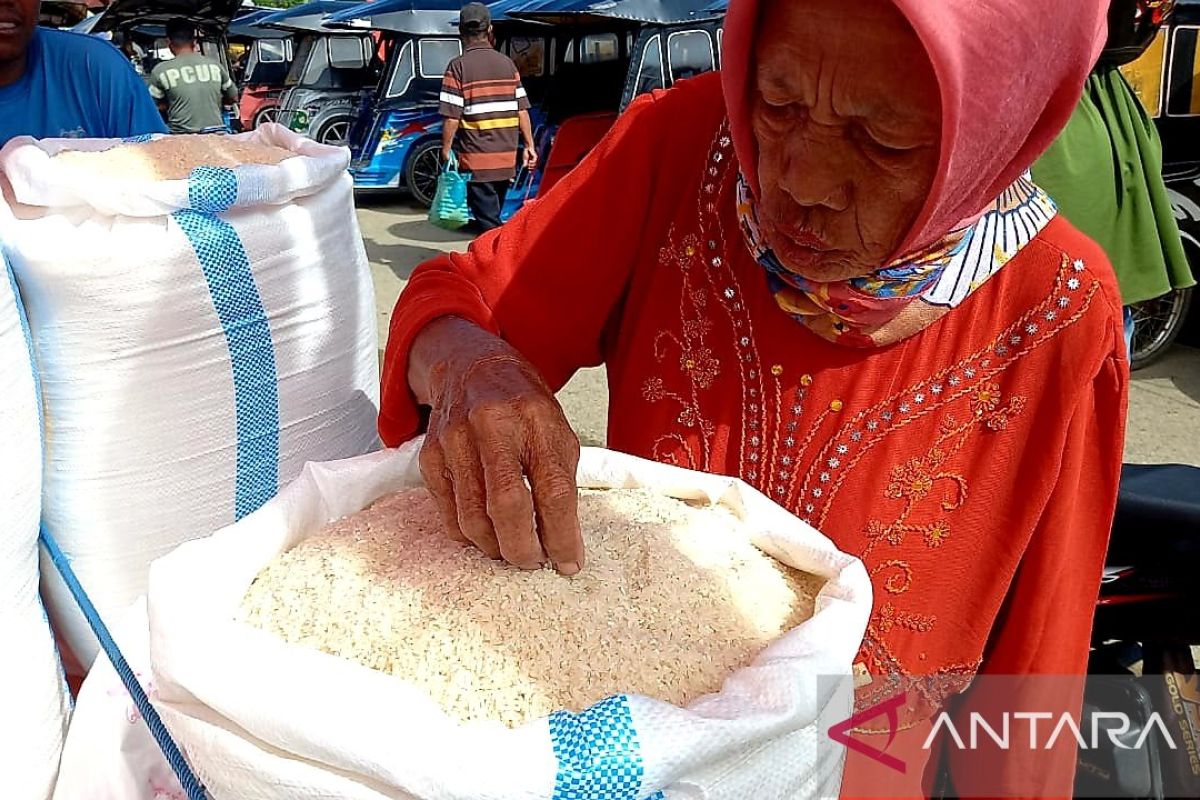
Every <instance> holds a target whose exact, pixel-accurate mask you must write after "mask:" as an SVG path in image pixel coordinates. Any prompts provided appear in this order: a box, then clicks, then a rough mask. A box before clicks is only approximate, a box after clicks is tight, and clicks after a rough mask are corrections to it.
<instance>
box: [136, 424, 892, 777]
mask: <svg viewBox="0 0 1200 800" xmlns="http://www.w3.org/2000/svg"><path fill="white" fill-rule="evenodd" d="M420 444H421V443H420V441H416V442H413V443H410V444H408V445H405V446H404V447H402V448H400V449H399V450H396V451H388V452H383V453H376V454H372V455H368V456H363V457H361V458H356V459H351V460H347V461H343V462H338V463H329V464H310V465H309V466H308V467H307V468H306V469H305V471H304V473H303V474H302V475H301V476H300V478H298V479H297V480H296V481H295V482H293V483H292V484H291V485H289V486H288V487H287V488H286V489H285V490H284V491H282V492H281V493H280V495H279V496H278V497H277V498H276V499H275V500H273V501H271V502H270V503H268V504H267V505H266V506H264V507H263V508H262V509H260V510H259V511H258V512H257V513H255V514H253V515H251V516H250V517H247V518H246V519H244V520H242V521H240V522H239V523H237V524H235V525H233V526H231V527H229V528H227V529H225V530H223V531H219V532H218V533H216V534H215V535H213V536H211V537H209V538H206V539H203V540H200V541H196V542H190V543H188V544H186V545H183V546H182V547H180V548H179V549H178V550H176V551H175V552H174V553H172V554H170V555H169V556H166V557H164V558H162V559H160V560H159V561H157V562H156V563H155V564H154V566H153V567H152V569H151V576H150V589H149V595H148V601H149V602H148V605H149V614H150V633H151V665H152V671H153V674H154V681H155V686H156V691H157V704H158V707H159V708H160V710H161V711H162V713H163V718H164V721H165V722H166V723H167V725H168V726H169V727H170V728H171V730H172V731H173V732H174V734H175V735H176V737H177V738H178V739H179V740H180V742H181V743H182V746H183V747H184V749H185V752H186V753H187V755H188V758H189V759H190V761H191V763H192V766H193V767H194V769H195V770H196V772H197V774H198V775H199V776H200V778H201V780H203V781H204V783H205V784H206V786H207V787H208V789H209V791H210V792H211V794H212V796H213V798H214V800H224V799H225V798H229V799H230V800H233V798H250V797H253V798H278V799H279V800H283V799H284V798H296V797H314V798H315V797H337V798H347V799H352V800H358V799H359V798H361V799H363V800H366V799H368V798H369V799H370V800H382V799H383V798H396V797H412V798H417V800H501V799H507V800H518V798H519V799H520V800H532V799H533V798H542V799H543V800H551V799H553V800H566V798H606V799H607V798H613V799H614V800H646V799H647V798H654V800H661V799H662V798H667V799H669V798H672V797H699V796H703V797H705V798H706V799H707V800H746V799H747V798H754V800H796V798H803V797H818V796H820V797H829V796H836V795H837V793H838V787H839V785H840V780H841V766H842V752H843V751H842V750H841V748H836V747H819V746H818V742H819V741H820V735H823V731H820V730H818V728H819V726H818V718H820V719H844V718H845V717H847V716H849V713H850V701H851V697H850V695H849V693H848V692H839V691H836V688H837V686H839V685H842V684H837V683H836V682H835V681H832V680H828V679H827V678H828V677H832V676H846V675H849V674H850V671H851V663H852V660H853V658H854V656H855V653H856V651H857V649H858V646H859V643H860V641H861V638H862V635H863V632H864V630H865V628H866V623H867V618H868V615H869V613H870V604H871V589H870V581H869V579H868V577H867V574H866V570H865V569H864V568H863V566H862V564H861V563H860V562H859V561H858V560H857V559H854V558H852V557H851V556H848V555H846V554H844V553H841V552H840V551H838V550H837V549H836V548H835V547H834V545H833V544H832V543H831V542H830V541H829V540H828V539H826V538H825V537H823V536H822V535H820V534H819V533H817V532H816V531H815V530H813V529H812V528H810V527H808V526H806V525H804V524H803V523H801V522H800V521H799V520H798V519H797V518H796V517H795V516H793V515H791V514H789V513H788V512H787V511H785V510H784V509H782V508H780V507H779V506H777V505H775V504H774V503H772V502H771V501H770V500H768V499H767V498H766V497H764V496H763V495H761V494H759V493H758V492H757V491H755V490H754V489H752V488H750V487H749V486H747V485H746V484H744V483H742V482H741V481H738V480H735V479H732V478H725V477H719V476H712V475H705V474H700V473H695V472H689V471H686V470H682V469H678V468H674V467H669V466H664V465H661V464H653V463H650V462H646V461H642V460H640V459H636V458H633V457H630V456H626V455H622V454H618V453H612V452H608V451H603V450H593V449H585V450H584V452H583V454H582V458H581V461H580V466H579V475H578V477H579V485H580V487H581V489H617V488H625V489H642V490H644V491H645V492H649V493H653V494H655V495H661V496H666V497H673V498H679V499H682V500H690V501H698V502H701V503H719V504H720V505H721V506H722V507H723V508H724V509H726V510H727V511H728V512H729V513H731V514H733V515H734V516H736V517H737V518H738V519H739V520H740V522H741V525H742V526H743V533H742V535H744V536H746V537H748V538H749V540H750V541H751V542H752V543H753V544H754V545H756V546H757V547H758V548H759V549H760V550H762V551H763V552H764V553H766V554H768V555H770V556H771V557H773V558H775V559H777V560H778V561H780V562H782V563H783V564H786V565H788V566H790V567H792V568H794V569H796V570H799V571H800V572H803V573H808V574H811V575H815V576H819V577H820V578H822V579H824V581H825V583H824V587H823V588H822V589H821V591H820V594H819V595H818V597H817V599H816V604H815V613H814V614H813V615H812V617H811V619H808V621H806V622H803V623H802V624H801V625H799V627H797V628H795V629H794V630H791V631H789V632H787V633H785V634H783V635H782V636H781V637H779V638H778V639H776V640H775V641H774V642H773V643H772V644H770V645H768V646H767V647H766V648H765V649H764V650H763V651H762V652H761V653H759V654H758V655H757V657H755V658H753V659H752V660H751V662H750V663H749V665H747V666H744V667H743V668H741V669H738V670H736V671H734V672H733V674H731V675H729V676H728V677H727V678H726V679H725V681H724V683H723V685H721V686H720V691H719V692H717V693H714V694H707V695H704V696H699V697H695V698H693V699H692V701H691V702H690V703H689V704H688V705H687V706H686V708H682V707H677V706H674V705H670V704H669V703H666V702H663V701H661V700H656V699H652V698H651V697H648V696H643V695H637V694H630V693H628V692H620V693H617V694H615V695H613V696H612V697H609V698H606V699H603V700H601V701H600V702H598V703H596V704H595V705H593V706H591V707H590V708H586V709H580V710H568V709H562V710H559V711H555V712H554V713H551V714H550V715H549V716H541V717H538V718H536V719H529V720H526V721H524V724H516V725H515V727H508V726H507V725H505V724H503V723H502V722H496V721H477V722H469V723H467V724H462V723H461V722H460V719H461V718H462V717H463V716H464V714H461V713H458V712H459V711H460V710H461V709H456V717H457V718H455V717H451V716H449V715H447V713H446V711H445V710H443V707H441V706H439V704H438V702H436V701H435V699H434V698H433V697H431V696H430V695H429V694H427V693H426V692H424V691H422V690H421V689H420V688H419V687H418V685H417V683H415V682H412V681H408V680H405V679H402V678H400V677H397V676H394V675H390V674H387V673H385V672H383V671H378V670H375V669H370V668H368V667H366V666H363V665H362V664H359V663H355V662H354V661H351V660H348V659H344V658H340V657H337V656H334V655H330V654H328V653H325V652H321V651H320V650H318V649H316V648H313V647H307V646H302V645H298V644H290V643H288V642H286V641H284V639H282V638H279V637H278V636H276V635H274V634H273V633H269V632H267V631H264V630H259V629H257V628H254V627H251V626H249V625H247V624H245V623H243V622H239V621H238V617H239V616H240V615H241V614H242V613H243V604H244V602H246V603H249V602H252V600H253V593H252V595H251V597H249V598H248V597H247V592H248V590H250V589H251V586H252V584H254V581H255V579H256V577H259V576H260V574H262V575H263V576H264V577H267V576H269V575H270V571H269V570H268V572H267V573H263V570H264V568H268V567H269V566H270V565H272V563H273V562H276V560H277V559H279V557H280V556H281V554H284V553H288V552H289V551H292V550H293V548H296V547H297V546H298V545H301V544H302V543H305V542H307V541H308V540H309V539H310V538H311V537H313V536H314V534H318V533H319V532H321V531H322V529H323V528H325V526H327V525H329V523H331V522H333V521H335V520H339V519H341V518H342V517H345V516H347V515H351V514H358V512H360V511H362V510H363V509H365V508H367V507H369V506H371V505H372V504H373V503H376V502H377V501H379V500H380V498H386V497H387V496H388V495H391V494H392V493H394V492H397V491H399V490H403V489H411V488H418V487H420V486H421V478H420V471H419V468H418V466H417V454H418V452H419V448H420ZM386 502H391V500H385V503H386ZM385 508H386V506H385ZM385 524H386V523H385ZM368 535H369V534H368ZM414 549H415V548H414ZM297 552H299V551H297ZM464 557H466V556H464ZM395 558H396V559H397V560H398V559H402V558H404V551H403V550H401V551H398V552H397V553H396V554H395ZM380 560H381V562H382V560H384V559H383V556H380ZM609 560H610V561H611V559H609ZM285 563H286V560H280V561H278V562H277V564H278V565H284V564H285ZM604 563H605V557H604V556H601V555H600V554H598V553H597V559H596V563H595V564H593V565H592V567H594V568H596V569H597V570H599V571H600V574H603V571H604V570H605V566H603V564H604ZM589 568H591V567H589ZM589 568H585V570H586V569H589ZM366 569H367V570H368V571H369V570H371V569H374V567H370V566H369V567H367V568H366ZM381 569H382V570H384V574H383V575H381V576H380V577H379V578H378V579H376V580H382V581H386V580H387V577H386V569H387V567H386V565H384V566H383V567H381ZM638 575H640V576H642V577H645V576H649V577H650V578H651V579H653V577H654V576H655V572H654V570H653V568H651V569H650V570H648V571H640V570H639V571H637V575H635V576H634V577H635V578H637V577H638ZM546 578H547V579H556V580H558V578H556V576H552V575H546ZM536 579H537V576H536V575H534V576H532V577H530V576H521V577H519V580H521V581H526V580H536ZM317 580H318V581H319V578H318V579H317ZM514 580H517V579H514ZM561 580H567V579H561ZM570 580H572V581H578V580H581V579H580V578H578V577H577V578H572V579H570ZM582 580H583V581H584V582H586V581H587V580H588V578H587V577H586V574H585V577H584V578H583V579H582ZM514 586H516V584H515V583H514ZM279 588H281V589H283V590H286V585H284V584H279ZM597 588H598V589H600V590H602V589H603V587H597ZM317 590H318V591H319V590H320V589H319V588H318V589H317ZM306 591H311V589H305V588H304V587H303V586H297V587H296V592H298V593H304V592H306ZM383 591H386V587H384V589H383ZM514 591H517V590H516V589H514ZM297 602H298V604H299V603H300V602H302V600H301V598H300V596H299V594H298V595H297ZM480 602H481V603H483V602H486V603H494V602H497V600H496V598H495V597H491V599H485V598H481V600H480ZM610 602H611V598H610ZM438 605H439V601H438V600H435V599H434V598H432V597H431V598H430V608H431V609H434V608H435V607H436V606H438ZM610 607H611V608H612V609H613V611H614V613H615V614H616V613H629V612H634V613H636V612H637V611H638V609H631V608H622V607H619V606H618V604H615V603H614V604H613V605H611V606H610ZM281 613H284V614H286V610H284V611H282V612H281ZM480 613H482V612H480ZM485 616H486V615H485ZM439 620H440V616H439V615H438V614H437V613H432V612H431V615H430V625H431V626H434V625H438V624H441V622H440V621H439ZM534 622H536V620H534ZM313 624H321V623H320V622H319V621H318V620H314V623H313ZM330 624H332V623H330ZM346 624H349V625H354V624H356V621H355V620H352V619H348V620H346ZM561 624H562V623H561V620H560V621H559V622H558V623H553V624H552V625H551V626H550V628H553V625H561ZM594 624H596V622H595V620H590V621H587V622H582V621H581V625H594ZM454 632H455V627H454V626H453V625H451V626H449V628H448V630H447V632H446V633H447V636H448V637H450V639H451V640H452V637H453V636H454ZM553 632H554V631H553V630H552V629H548V630H547V633H548V634H549V635H553ZM520 634H521V631H505V630H500V629H499V625H493V626H492V628H491V630H490V631H489V632H488V633H487V635H488V636H490V637H500V638H504V637H506V636H513V635H520ZM369 635H371V636H378V632H377V631H375V632H373V633H371V634H369ZM403 635H405V636H410V635H412V634H411V633H407V634H403ZM347 638H349V639H353V638H354V635H353V634H351V635H350V636H349V637H347ZM443 638H446V637H443ZM603 638H604V637H603V636H602V635H598V636H597V641H596V643H595V647H594V648H593V649H592V650H589V651H588V652H584V653H581V654H579V655H578V657H579V658H581V659H587V658H589V657H590V654H591V653H593V652H594V649H595V648H598V647H601V646H603V644H602V642H603ZM417 646H418V647H420V645H419V644H418V645H417ZM355 647H357V645H355ZM367 649H370V648H367ZM381 649H385V648H381ZM392 649H393V651H395V650H396V649H397V648H396V646H393V648H392ZM443 655H444V654H443ZM646 658H647V659H651V658H653V654H651V653H647V654H646ZM594 660H596V661H599V660H600V659H599V658H596V659H594ZM566 666H567V667H568V668H569V669H573V666H574V665H566ZM505 680H508V679H507V678H506V679H505ZM633 683H634V681H633V680H632V679H631V681H630V684H631V685H632V684H633ZM656 693H657V692H656ZM535 702H540V701H535ZM468 711H469V710H468ZM493 711H494V709H484V712H485V713H484V714H483V717H486V716H488V714H490V713H492V712H493ZM822 715H824V716H822ZM465 716H472V715H471V714H470V713H467V714H466V715H465ZM516 722H520V720H516Z"/></svg>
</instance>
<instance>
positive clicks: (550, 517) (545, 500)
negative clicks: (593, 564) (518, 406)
mask: <svg viewBox="0 0 1200 800" xmlns="http://www.w3.org/2000/svg"><path fill="white" fill-rule="evenodd" d="M545 432H546V433H547V434H549V435H547V436H545V437H544V438H542V439H541V441H537V442H533V443H531V444H532V445H533V446H532V447H531V448H530V451H529V452H530V458H529V463H528V464H527V465H526V467H527V469H528V471H529V483H530V486H532V488H533V504H534V508H535V515H536V519H537V527H538V535H539V536H540V538H541V543H542V548H543V549H544V550H545V551H546V555H547V556H548V557H549V558H550V562H551V563H552V564H554V568H555V569H557V570H558V571H559V572H561V573H562V574H564V575H574V574H576V573H578V572H579V571H580V570H582V569H583V564H584V553H583V535H582V533H581V532H580V530H579V490H578V488H577V486H576V484H575V471H576V468H577V467H578V466H579V440H578V439H576V438H575V434H574V433H573V432H572V431H571V429H570V428H569V427H568V426H567V424H566V422H565V421H563V422H562V423H561V425H556V426H553V427H551V428H549V430H547V431H545Z"/></svg>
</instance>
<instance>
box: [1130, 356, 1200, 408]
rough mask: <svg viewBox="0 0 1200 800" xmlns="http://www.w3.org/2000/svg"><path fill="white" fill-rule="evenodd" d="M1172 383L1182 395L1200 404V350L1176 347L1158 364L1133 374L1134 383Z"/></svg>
mask: <svg viewBox="0 0 1200 800" xmlns="http://www.w3.org/2000/svg"><path fill="white" fill-rule="evenodd" d="M1162 380H1168V381H1170V382H1171V383H1172V384H1173V385H1174V387H1175V389H1176V390H1178V391H1179V393H1180V394H1183V395H1184V396H1186V397H1187V398H1189V399H1190V400H1192V401H1193V402H1195V403H1200V350H1197V349H1195V348H1191V347H1175V348H1172V350H1171V352H1170V353H1168V354H1167V355H1166V357H1164V358H1163V359H1162V361H1159V362H1158V363H1156V364H1151V365H1150V366H1148V367H1146V368H1145V369H1140V370H1138V371H1137V372H1135V373H1133V381H1134V383H1139V382H1141V381H1162Z"/></svg>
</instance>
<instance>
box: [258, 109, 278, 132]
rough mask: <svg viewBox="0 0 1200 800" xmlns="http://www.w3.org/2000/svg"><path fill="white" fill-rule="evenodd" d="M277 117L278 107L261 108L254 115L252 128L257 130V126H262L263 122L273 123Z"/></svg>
mask: <svg viewBox="0 0 1200 800" xmlns="http://www.w3.org/2000/svg"><path fill="white" fill-rule="evenodd" d="M278 116H279V106H277V105H269V106H263V107H262V108H260V109H259V110H258V111H257V112H256V113H255V114H254V119H253V120H252V123H253V125H254V127H255V128H257V127H258V126H259V125H262V124H263V123H264V122H274V121H275V118H276V117H278Z"/></svg>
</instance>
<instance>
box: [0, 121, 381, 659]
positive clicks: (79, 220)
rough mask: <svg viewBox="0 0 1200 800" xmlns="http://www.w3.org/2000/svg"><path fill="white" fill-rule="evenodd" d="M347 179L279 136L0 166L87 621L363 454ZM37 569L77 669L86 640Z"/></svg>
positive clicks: (370, 380)
mask: <svg viewBox="0 0 1200 800" xmlns="http://www.w3.org/2000/svg"><path fill="white" fill-rule="evenodd" d="M347 161H348V155H347V153H346V151H345V150H343V149H339V148H333V147H325V146H322V145H318V144H316V143H315V142H312V141H310V140H308V139H304V138H303V137H300V136H298V135H296V134H293V133H291V132H290V131H287V130H286V129H284V128H282V127H279V126H266V127H264V128H262V129H259V130H258V131H255V132H254V133H252V134H246V135H241V136H230V137H225V136H212V137H209V136H179V137H163V138H155V139H151V140H148V141H143V142H140V143H136V144H134V143H126V144H123V143H122V142H119V141H110V140H66V139H64V140H42V141H35V140H33V139H30V138H28V137H20V138H17V139H13V140H12V141H10V142H9V143H8V144H7V145H6V146H5V147H4V149H3V150H2V151H0V188H2V189H3V192H4V202H2V203H0V240H2V241H3V245H4V248H5V251H6V252H7V254H8V256H9V258H10V261H11V263H12V267H13V271H14V273H15V274H16V277H17V282H18V284H19V286H20V287H21V292H22V295H23V296H24V298H25V302H26V307H27V309H28V313H29V322H30V326H31V328H32V334H33V341H34V349H35V354H36V359H37V365H38V369H39V372H40V374H41V377H42V384H43V402H44V407H45V424H46V453H45V464H46V466H45V486H44V500H43V518H44V520H45V522H46V524H47V527H48V529H49V530H50V531H51V533H52V534H53V535H54V536H55V537H56V538H57V540H58V542H59V544H60V545H61V546H62V548H63V549H64V551H65V552H66V554H67V556H68V557H69V558H70V559H71V561H72V563H73V565H74V567H75V570H76V572H77V574H78V576H79V578H80V581H81V582H82V584H83V586H84V588H85V589H86V590H87V591H88V592H89V594H90V595H91V597H92V599H93V600H94V601H95V603H96V606H97V607H98V609H99V611H100V613H101V615H107V614H110V613H118V612H120V611H123V610H124V609H125V608H127V607H128V606H129V605H130V604H131V603H132V602H133V601H134V600H135V599H136V598H137V597H138V596H139V595H141V594H143V593H144V592H145V586H146V573H147V568H148V566H149V564H150V562H151V561H152V560H153V559H154V558H156V557H158V556H160V555H163V554H165V553H167V552H169V551H170V550H171V549H173V548H174V547H176V546H177V545H179V544H180V543H181V542H185V541H188V540H190V539H194V538H197V537H200V536H204V535H206V534H208V533H211V532H212V531H215V530H217V529H219V528H221V527H224V526H226V525H228V524H230V523H232V522H234V521H235V520H237V519H239V518H241V517H243V516H245V515H246V514H248V513H249V512H251V511H253V510H254V509H256V508H258V507H259V506H260V505H262V504H263V503H264V502H266V501H267V500H269V499H270V498H271V497H272V496H274V494H275V493H276V491H277V490H278V487H279V486H281V485H283V484H284V483H286V482H287V481H289V480H290V479H292V478H294V477H295V476H296V475H298V474H299V472H300V470H301V468H302V467H303V465H304V464H305V462H308V461H324V460H329V459H338V458H345V457H349V456H354V455H358V454H361V453H365V452H368V451H370V450H372V449H374V448H375V447H376V446H377V438H376V431H375V416H376V406H377V402H378V385H379V384H378V354H377V342H376V338H377V334H376V322H375V313H376V311H375V304H374V293H373V288H372V284H371V277H370V273H369V269H368V265H367V260H366V255H365V252H364V250H363V245H362V241H361V238H360V235H359V229H358V224H357V221H356V218H355V214H354V203H353V193H352V181H351V178H350V176H349V175H348V174H347V173H346V166H347ZM43 571H44V573H45V582H44V590H45V591H46V592H47V605H48V607H49V609H50V613H51V618H52V621H53V622H54V624H55V627H56V629H57V630H58V632H59V633H60V635H61V636H62V637H63V638H64V639H65V641H66V642H67V644H68V646H69V648H70V650H71V651H72V653H73V655H74V656H75V658H76V659H77V660H78V662H80V664H77V665H75V668H76V669H78V667H79V666H80V665H82V667H83V668H86V667H87V666H88V665H89V664H90V663H91V662H92V660H93V658H94V656H95V654H96V648H97V646H96V644H95V639H94V637H93V636H92V634H91V631H90V630H89V629H88V628H87V625H86V623H85V622H84V620H83V617H82V615H80V614H79V613H78V612H77V611H76V609H75V607H74V603H73V601H72V600H71V598H70V596H69V594H68V593H67V591H66V589H65V587H64V586H63V584H62V582H61V581H60V580H59V579H58V577H57V576H56V575H54V574H53V568H52V567H49V566H48V565H43ZM64 655H65V654H64ZM68 666H69V668H70V667H71V665H70V664H69V665H68Z"/></svg>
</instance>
